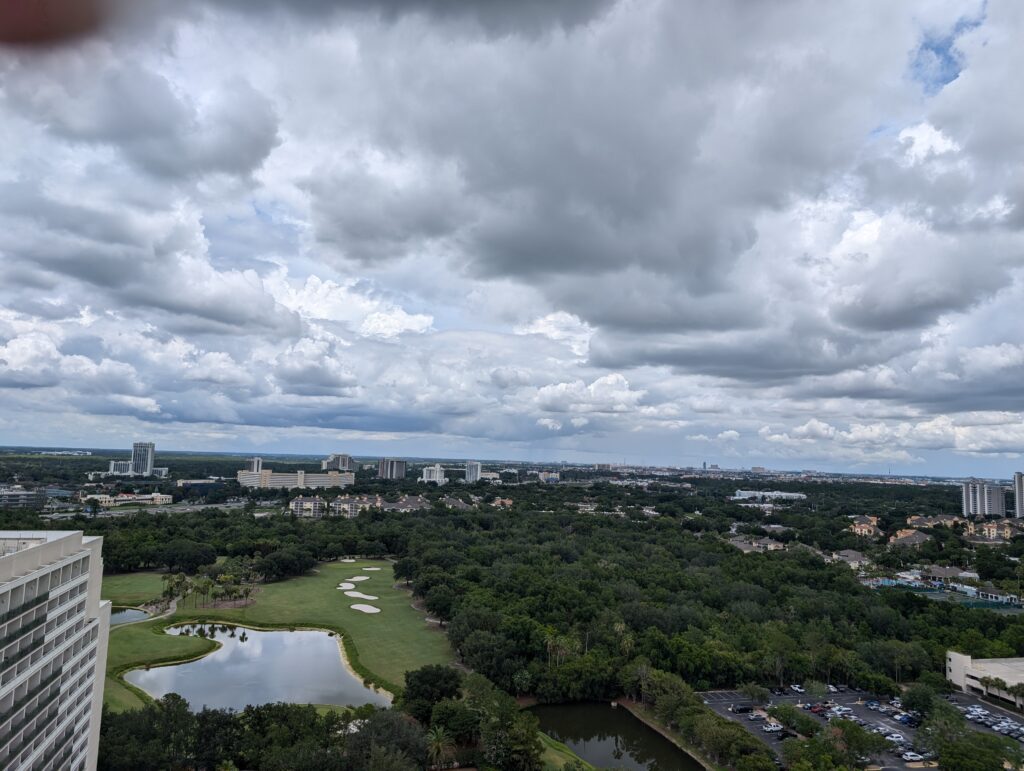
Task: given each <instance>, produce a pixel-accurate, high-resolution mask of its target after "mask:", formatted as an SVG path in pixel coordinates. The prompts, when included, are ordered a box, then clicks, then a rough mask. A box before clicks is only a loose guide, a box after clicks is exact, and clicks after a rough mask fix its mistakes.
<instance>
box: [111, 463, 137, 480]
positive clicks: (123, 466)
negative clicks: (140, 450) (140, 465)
mask: <svg viewBox="0 0 1024 771" xmlns="http://www.w3.org/2000/svg"><path fill="white" fill-rule="evenodd" d="M107 475H108V476H112V477H130V476H131V475H132V462H131V461H130V460H112V461H110V465H109V466H108V467H107Z"/></svg>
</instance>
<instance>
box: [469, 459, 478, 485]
mask: <svg viewBox="0 0 1024 771" xmlns="http://www.w3.org/2000/svg"><path fill="white" fill-rule="evenodd" d="M479 481H480V464H479V463H477V462H476V461H475V460H467V461H466V482H467V484H472V483H473V482H479Z"/></svg>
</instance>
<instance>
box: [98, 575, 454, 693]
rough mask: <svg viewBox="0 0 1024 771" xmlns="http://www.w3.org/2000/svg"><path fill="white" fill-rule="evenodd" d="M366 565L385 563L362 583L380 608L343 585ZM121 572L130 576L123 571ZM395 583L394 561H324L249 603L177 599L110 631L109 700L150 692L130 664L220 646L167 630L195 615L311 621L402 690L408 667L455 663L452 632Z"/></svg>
mask: <svg viewBox="0 0 1024 771" xmlns="http://www.w3.org/2000/svg"><path fill="white" fill-rule="evenodd" d="M367 567H375V568H380V570H375V571H366V575H367V576H368V577H369V578H368V580H366V581H363V582H361V588H363V591H366V592H367V593H369V594H373V595H375V596H377V597H378V599H377V600H374V601H373V604H374V605H375V606H376V607H379V608H380V609H381V612H380V613H376V614H364V613H359V612H357V611H354V610H352V609H351V608H350V607H349V605H351V604H352V602H351V600H350V598H348V597H346V596H345V595H344V594H343V593H342V592H340V591H338V589H337V586H338V584H339V583H340V582H342V581H344V580H345V579H347V578H351V577H352V576H355V575H358V574H359V573H360V571H361V570H365V568H367ZM116 578H119V579H121V583H124V581H123V578H122V577H116ZM150 580H151V579H150ZM392 583H393V576H392V574H391V563H389V562H386V561H384V560H358V561H356V562H350V563H341V562H329V563H321V564H320V565H318V566H317V569H316V570H315V571H313V572H311V573H309V574H307V575H305V576H301V577H298V578H292V579H289V580H287V581H281V582H278V583H273V584H267V585H265V586H263V587H262V588H261V591H260V592H259V594H258V595H257V598H256V600H255V602H253V603H251V604H249V605H248V606H246V607H241V608H224V607H218V608H202V607H198V608H182V607H178V608H177V609H176V610H175V611H174V612H173V613H171V614H169V615H167V616H163V617H161V618H159V619H153V620H150V621H145V622H139V623H135V624H126V625H123V626H121V627H116V628H114V629H112V630H111V634H110V647H109V653H108V659H107V661H108V665H107V674H108V679H107V686H108V688H107V691H106V692H105V694H104V702H105V703H107V704H108V706H110V708H111V709H115V710H123V709H132V708H135V707H139V706H141V705H142V704H143V703H145V701H146V700H147V699H148V697H147V696H146V695H145V694H142V695H140V694H139V693H138V692H137V689H135V688H134V687H133V686H131V685H130V684H128V683H127V682H125V681H124V680H123V678H122V677H121V675H122V674H123V673H124V672H126V671H127V670H129V669H135V668H139V667H145V666H153V665H156V664H169V663H177V662H178V661H181V660H186V659H192V658H195V657H196V656H201V655H205V654H207V653H209V652H211V651H212V650H214V649H215V647H214V645H213V643H212V642H210V641H208V640H202V639H201V638H196V637H185V636H177V635H168V634H164V632H163V630H164V629H165V628H166V627H168V626H175V625H178V624H183V623H188V622H193V623H196V622H198V623H222V624H230V625H236V626H248V627H250V628H255V629H264V630H267V631H280V630H289V631H290V630H294V629H300V628H307V629H316V630H320V631H327V632H333V633H335V634H337V635H339V638H340V642H341V645H342V646H344V656H343V660H345V661H346V663H347V664H348V666H349V668H350V671H352V672H353V673H355V674H356V675H357V676H358V677H359V678H360V679H362V680H364V681H365V682H367V683H368V684H372V685H374V686H376V687H377V688H379V689H381V690H384V691H386V692H387V693H389V694H391V695H395V694H397V693H399V692H400V691H401V684H402V683H403V682H404V675H405V672H406V671H408V670H411V669H417V668H419V667H421V666H424V665H427V664H450V663H452V661H453V660H454V654H453V653H452V650H451V647H450V646H449V644H448V639H447V637H446V636H445V635H444V634H443V633H442V632H440V631H439V630H437V629H436V628H432V627H431V626H429V625H428V624H426V623H425V622H424V620H423V616H422V615H421V614H419V613H417V612H416V611H415V610H413V609H412V608H411V607H410V606H409V602H408V596H407V595H406V594H405V592H403V591H401V590H399V589H396V588H394V587H393V586H392ZM108 694H109V698H108Z"/></svg>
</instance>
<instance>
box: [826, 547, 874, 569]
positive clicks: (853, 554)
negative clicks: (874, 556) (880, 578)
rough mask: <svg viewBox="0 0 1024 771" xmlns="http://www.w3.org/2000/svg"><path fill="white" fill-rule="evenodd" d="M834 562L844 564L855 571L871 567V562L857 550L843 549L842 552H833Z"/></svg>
mask: <svg viewBox="0 0 1024 771" xmlns="http://www.w3.org/2000/svg"><path fill="white" fill-rule="evenodd" d="M832 562H842V563H844V564H846V565H849V566H850V567H851V568H853V569H854V570H860V569H861V568H863V567H866V566H867V565H869V564H870V563H871V560H869V559H868V558H867V557H865V556H864V555H863V554H861V553H860V552H859V551H856V550H855V549H843V550H842V551H836V552H832Z"/></svg>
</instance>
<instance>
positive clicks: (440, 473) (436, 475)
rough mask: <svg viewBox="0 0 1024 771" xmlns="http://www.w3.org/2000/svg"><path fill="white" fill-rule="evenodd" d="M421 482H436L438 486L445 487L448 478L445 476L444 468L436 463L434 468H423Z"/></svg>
mask: <svg viewBox="0 0 1024 771" xmlns="http://www.w3.org/2000/svg"><path fill="white" fill-rule="evenodd" d="M420 481H421V482H436V483H437V484H438V485H443V484H446V483H447V482H448V477H446V476H445V475H444V467H443V466H442V465H441V464H440V463H435V464H434V465H433V466H424V467H423V476H421V477H420Z"/></svg>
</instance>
